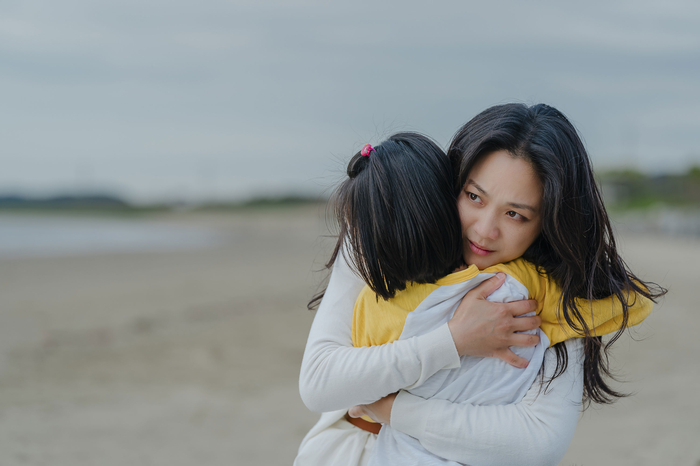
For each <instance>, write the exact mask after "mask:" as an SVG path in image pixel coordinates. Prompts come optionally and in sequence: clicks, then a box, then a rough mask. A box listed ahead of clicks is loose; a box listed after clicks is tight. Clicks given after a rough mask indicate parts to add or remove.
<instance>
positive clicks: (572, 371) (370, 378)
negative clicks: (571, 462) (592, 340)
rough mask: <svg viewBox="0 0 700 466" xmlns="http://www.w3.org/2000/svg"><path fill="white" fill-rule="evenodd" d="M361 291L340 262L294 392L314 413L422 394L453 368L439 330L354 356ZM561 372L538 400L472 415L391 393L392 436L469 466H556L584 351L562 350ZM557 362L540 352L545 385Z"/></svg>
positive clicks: (576, 403)
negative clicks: (419, 390)
mask: <svg viewBox="0 0 700 466" xmlns="http://www.w3.org/2000/svg"><path fill="white" fill-rule="evenodd" d="M363 286H364V283H363V282H362V280H361V279H359V278H358V277H357V276H356V275H355V274H354V273H353V272H352V271H351V270H350V268H349V267H348V265H347V264H346V262H345V261H344V259H343V258H342V255H339V257H338V260H337V261H336V264H335V266H334V267H333V272H332V275H331V279H330V282H329V284H328V289H327V290H326V294H325V296H324V298H323V301H322V303H321V306H320V307H319V310H318V312H317V314H316V318H315V319H314V322H313V325H312V327H311V332H310V333H309V340H308V342H307V345H306V350H305V352H304V359H303V362H302V367H301V376H300V380H299V389H300V393H301V397H302V400H303V401H304V403H305V404H306V405H307V407H308V408H309V409H311V410H312V411H318V412H328V411H336V410H347V409H348V408H350V407H352V406H354V405H357V404H366V403H371V402H374V401H376V400H378V399H380V398H382V397H384V396H386V395H388V394H390V393H394V392H396V391H398V390H401V389H404V388H411V387H414V386H420V385H422V384H423V382H424V381H425V380H426V379H428V378H429V377H430V376H431V375H433V374H435V373H436V372H437V371H438V370H440V369H445V368H456V367H459V364H460V359H459V355H458V354H457V350H456V348H455V345H454V341H453V340H452V335H451V333H450V331H449V329H448V327H447V324H444V325H442V326H440V327H439V328H437V329H435V330H433V331H431V332H429V333H427V334H424V335H420V336H416V337H413V338H410V339H407V340H397V341H395V342H393V343H389V344H386V345H382V346H373V347H362V348H355V347H353V346H352V340H351V336H350V335H351V328H352V317H353V308H354V304H355V300H356V298H357V295H358V294H359V292H360V290H361V289H362V287H363ZM566 344H567V349H568V351H569V365H568V368H567V370H566V371H565V373H564V374H562V375H561V376H559V377H558V378H556V379H555V380H554V381H553V382H552V383H551V385H550V386H549V387H548V388H547V390H546V392H545V391H542V392H541V387H540V385H539V384H538V383H535V384H533V386H532V388H531V389H530V390H529V391H528V393H527V394H526V395H525V397H524V398H523V400H522V401H520V402H519V403H514V404H508V405H498V406H476V405H471V404H459V403H452V402H449V401H445V400H437V399H431V400H425V399H423V398H421V397H418V396H415V395H411V394H410V393H407V392H405V391H401V392H399V395H398V396H397V397H396V400H395V402H394V405H393V408H392V412H391V426H392V428H394V429H396V430H398V431H400V432H403V433H405V434H408V435H410V436H412V437H415V438H416V439H418V440H419V441H420V442H421V445H422V446H423V447H424V448H425V449H426V450H428V451H430V452H431V453H433V454H435V455H437V456H440V457H443V458H450V459H453V460H455V461H458V462H461V463H467V464H471V465H482V464H488V465H498V464H503V465H513V464H518V465H538V466H542V465H548V464H552V465H556V464H557V463H558V462H559V460H560V459H561V458H562V456H563V455H564V453H565V452H566V450H567V448H568V446H569V443H570V442H571V439H572V437H573V434H574V431H575V429H576V423H577V421H578V416H579V411H580V404H581V398H582V390H583V378H582V372H583V366H582V344H581V342H580V341H579V340H570V341H568V342H567V343H566ZM555 366H556V357H555V355H554V353H553V351H552V350H551V349H550V350H548V351H547V352H546V357H545V362H544V371H545V376H551V375H552V374H553V372H554V367H555Z"/></svg>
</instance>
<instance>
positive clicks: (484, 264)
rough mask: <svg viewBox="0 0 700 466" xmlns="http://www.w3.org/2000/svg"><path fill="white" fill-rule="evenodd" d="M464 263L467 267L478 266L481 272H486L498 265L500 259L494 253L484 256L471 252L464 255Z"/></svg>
mask: <svg viewBox="0 0 700 466" xmlns="http://www.w3.org/2000/svg"><path fill="white" fill-rule="evenodd" d="M464 262H465V263H466V264H467V265H476V266H477V268H478V269H479V270H484V269H487V268H489V267H491V266H492V265H496V264H498V259H497V258H496V257H495V254H493V253H491V254H488V255H486V256H484V255H478V254H474V253H471V252H469V253H467V254H464Z"/></svg>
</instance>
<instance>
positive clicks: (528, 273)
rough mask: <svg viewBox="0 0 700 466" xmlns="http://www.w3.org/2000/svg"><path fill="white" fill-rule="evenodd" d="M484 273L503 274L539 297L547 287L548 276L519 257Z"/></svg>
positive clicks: (492, 267)
mask: <svg viewBox="0 0 700 466" xmlns="http://www.w3.org/2000/svg"><path fill="white" fill-rule="evenodd" d="M482 272H483V273H496V272H503V273H505V274H508V275H510V276H511V277H513V278H515V279H516V280H518V281H519V282H520V283H522V284H523V285H525V287H526V288H527V289H528V290H530V293H531V294H532V295H533V296H537V295H539V294H540V292H542V291H543V289H544V288H545V287H546V280H547V278H546V275H545V274H544V273H542V272H541V271H540V270H539V269H538V267H537V266H536V265H535V264H533V263H532V262H530V261H527V260H525V259H523V258H522V257H519V258H517V259H514V260H512V261H510V262H505V263H503V264H496V265H493V266H491V267H488V268H486V269H484V270H482Z"/></svg>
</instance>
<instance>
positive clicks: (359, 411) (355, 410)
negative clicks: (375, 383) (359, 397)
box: [348, 405, 366, 417]
mask: <svg viewBox="0 0 700 466" xmlns="http://www.w3.org/2000/svg"><path fill="white" fill-rule="evenodd" d="M365 414H366V413H365V408H364V405H358V406H353V407H352V408H350V409H348V416H350V417H362V416H364V415H365Z"/></svg>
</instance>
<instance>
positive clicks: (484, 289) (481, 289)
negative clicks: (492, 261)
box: [470, 272, 506, 299]
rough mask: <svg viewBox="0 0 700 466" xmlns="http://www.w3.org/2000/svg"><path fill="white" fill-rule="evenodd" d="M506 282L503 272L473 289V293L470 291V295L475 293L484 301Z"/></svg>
mask: <svg viewBox="0 0 700 466" xmlns="http://www.w3.org/2000/svg"><path fill="white" fill-rule="evenodd" d="M505 281H506V274H504V273H503V272H498V273H497V274H496V275H494V276H493V277H491V278H489V279H488V280H486V281H485V282H483V283H481V284H480V285H479V286H477V287H476V288H474V290H473V291H470V293H472V292H473V293H475V294H477V295H478V296H479V297H480V298H481V299H486V298H488V297H489V296H491V293H493V292H494V291H496V290H497V289H498V288H499V287H500V286H501V285H503V282H505Z"/></svg>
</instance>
